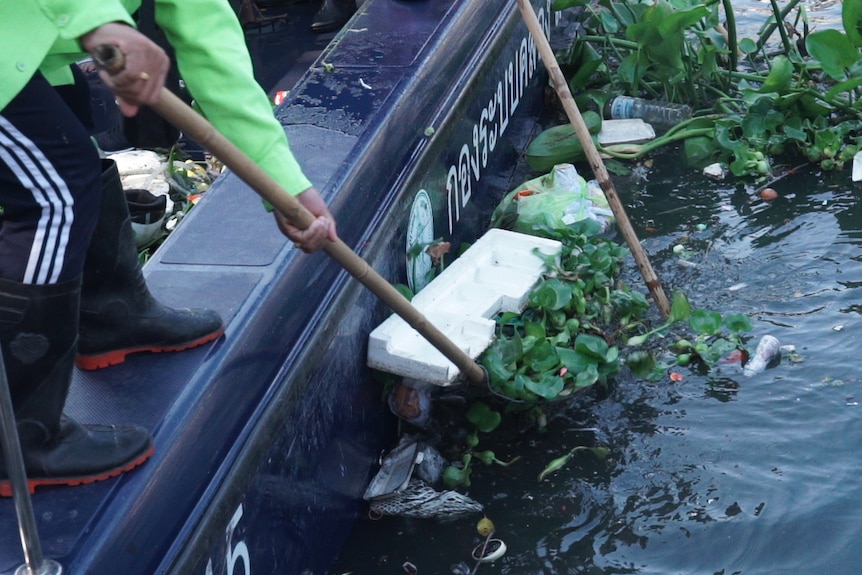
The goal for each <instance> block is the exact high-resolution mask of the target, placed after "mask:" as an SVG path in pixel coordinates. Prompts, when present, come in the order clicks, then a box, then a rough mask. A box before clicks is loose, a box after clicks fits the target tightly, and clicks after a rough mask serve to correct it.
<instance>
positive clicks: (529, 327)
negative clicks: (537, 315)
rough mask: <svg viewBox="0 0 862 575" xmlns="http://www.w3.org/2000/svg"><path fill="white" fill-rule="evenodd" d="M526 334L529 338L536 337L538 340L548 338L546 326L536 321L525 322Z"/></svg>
mask: <svg viewBox="0 0 862 575" xmlns="http://www.w3.org/2000/svg"><path fill="white" fill-rule="evenodd" d="M524 333H525V334H526V335H527V336H528V337H534V338H536V339H545V337H547V335H546V333H547V332H546V331H545V326H544V325H543V324H541V323H539V322H536V321H525V322H524Z"/></svg>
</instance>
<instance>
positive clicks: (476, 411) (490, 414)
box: [467, 401, 502, 433]
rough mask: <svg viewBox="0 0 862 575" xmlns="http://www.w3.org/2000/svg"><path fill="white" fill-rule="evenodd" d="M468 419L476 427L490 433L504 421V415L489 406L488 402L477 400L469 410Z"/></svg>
mask: <svg viewBox="0 0 862 575" xmlns="http://www.w3.org/2000/svg"><path fill="white" fill-rule="evenodd" d="M467 420H468V421H469V422H470V423H472V424H473V425H475V426H476V429H478V430H479V431H483V432H485V433H489V432H491V431H494V430H495V429H497V427H498V426H499V425H500V421H502V416H501V415H500V414H499V413H498V412H496V411H494V410H493V409H491V408H490V407H488V405H487V404H485V403H483V402H481V401H477V402H476V403H474V404H473V405H471V406H470V409H469V410H467Z"/></svg>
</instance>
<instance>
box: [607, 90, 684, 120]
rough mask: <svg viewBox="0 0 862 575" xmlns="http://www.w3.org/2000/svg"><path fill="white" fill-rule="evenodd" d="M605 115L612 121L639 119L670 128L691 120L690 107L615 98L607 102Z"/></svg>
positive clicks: (630, 98)
mask: <svg viewBox="0 0 862 575" xmlns="http://www.w3.org/2000/svg"><path fill="white" fill-rule="evenodd" d="M606 113H607V115H608V116H610V118H611V119H613V120H622V119H628V118H641V119H642V120H643V121H644V122H646V123H648V124H653V125H654V126H661V127H665V128H670V127H671V126H675V125H676V124H679V123H680V122H682V121H684V120H687V119H688V118H691V107H690V106H687V105H685V104H671V103H670V102H662V101H659V100H644V99H643V98H632V97H631V96H617V97H616V98H614V99H612V100H611V101H610V102H608V104H607V108H606Z"/></svg>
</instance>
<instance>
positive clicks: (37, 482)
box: [0, 446, 156, 497]
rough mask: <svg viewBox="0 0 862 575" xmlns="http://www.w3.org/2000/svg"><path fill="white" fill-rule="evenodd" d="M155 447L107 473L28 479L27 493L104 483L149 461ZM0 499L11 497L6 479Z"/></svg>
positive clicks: (10, 488) (1, 488) (9, 485)
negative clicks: (49, 486)
mask: <svg viewBox="0 0 862 575" xmlns="http://www.w3.org/2000/svg"><path fill="white" fill-rule="evenodd" d="M155 450H156V448H155V446H150V448H149V449H148V450H147V451H146V453H144V454H143V455H141V456H140V457H138V458H137V459H135V460H133V461H130V462H129V463H127V464H125V465H122V466H120V467H115V468H114V469H109V470H108V471H104V472H102V473H100V474H98V475H88V476H86V477H63V478H56V477H54V478H51V479H28V480H27V491H29V492H30V494H33V493H34V492H35V491H36V488H37V487H41V486H43V485H69V486H72V485H84V484H86V483H95V482H97V481H104V480H105V479H110V478H111V477H116V476H117V475H120V474H122V473H125V472H126V471H129V470H131V469H134V468H135V467H137V466H138V465H140V464H142V463H143V462H145V461H146V460H147V459H149V458H150V457H151V456H152V455H153V452H155ZM0 497H12V483H11V482H10V481H9V480H8V479H3V480H0Z"/></svg>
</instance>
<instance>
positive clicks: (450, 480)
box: [443, 465, 469, 489]
mask: <svg viewBox="0 0 862 575" xmlns="http://www.w3.org/2000/svg"><path fill="white" fill-rule="evenodd" d="M468 482H469V479H468V477H467V474H465V473H464V470H463V469H460V468H458V467H455V466H454V465H450V466H449V467H447V468H446V469H445V470H444V471H443V483H445V484H446V487H448V488H450V489H454V488H455V487H459V486H461V485H466V484H467V483H468Z"/></svg>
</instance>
